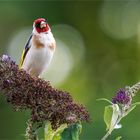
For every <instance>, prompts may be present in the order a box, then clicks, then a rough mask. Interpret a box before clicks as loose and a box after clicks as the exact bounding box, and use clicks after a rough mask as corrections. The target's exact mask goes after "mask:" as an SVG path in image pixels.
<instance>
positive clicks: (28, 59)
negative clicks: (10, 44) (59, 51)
mask: <svg viewBox="0 0 140 140" xmlns="http://www.w3.org/2000/svg"><path fill="white" fill-rule="evenodd" d="M55 48H56V42H55V39H54V37H53V34H52V32H51V29H50V27H49V25H48V23H47V21H46V20H45V19H44V18H39V19H36V20H35V21H34V23H33V31H32V34H31V35H30V37H29V39H28V41H27V43H26V45H25V49H24V50H23V53H22V56H21V60H20V64H19V68H21V69H24V70H25V71H26V72H27V73H29V74H30V75H32V76H35V77H38V76H39V75H40V74H41V73H42V72H43V71H44V70H46V68H47V67H48V65H49V64H50V62H51V60H52V57H53V54H54V51H55Z"/></svg>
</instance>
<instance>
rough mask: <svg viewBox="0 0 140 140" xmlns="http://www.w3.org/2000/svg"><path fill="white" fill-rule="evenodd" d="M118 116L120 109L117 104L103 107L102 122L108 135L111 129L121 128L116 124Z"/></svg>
mask: <svg viewBox="0 0 140 140" xmlns="http://www.w3.org/2000/svg"><path fill="white" fill-rule="evenodd" d="M119 115H120V109H119V106H118V105H117V104H113V105H109V106H106V107H105V111H104V122H105V124H106V130H109V133H111V131H112V130H113V129H115V128H116V129H118V128H121V125H118V124H117V120H118V117H119Z"/></svg>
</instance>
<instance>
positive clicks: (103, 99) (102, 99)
mask: <svg viewBox="0 0 140 140" xmlns="http://www.w3.org/2000/svg"><path fill="white" fill-rule="evenodd" d="M97 101H107V102H108V103H110V104H113V103H112V102H111V101H110V100H108V99H106V98H100V99H97Z"/></svg>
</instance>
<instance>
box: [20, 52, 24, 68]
mask: <svg viewBox="0 0 140 140" xmlns="http://www.w3.org/2000/svg"><path fill="white" fill-rule="evenodd" d="M24 59H25V49H24V50H23V51H22V55H21V58H20V63H19V69H21V67H22V64H23V62H24Z"/></svg>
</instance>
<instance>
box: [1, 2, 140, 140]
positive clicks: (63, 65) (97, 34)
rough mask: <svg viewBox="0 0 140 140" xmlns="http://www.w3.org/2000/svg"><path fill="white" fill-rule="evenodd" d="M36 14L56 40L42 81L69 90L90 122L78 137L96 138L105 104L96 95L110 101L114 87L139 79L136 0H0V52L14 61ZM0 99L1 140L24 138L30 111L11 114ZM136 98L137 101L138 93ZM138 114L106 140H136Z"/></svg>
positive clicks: (139, 5) (102, 126)
mask: <svg viewBox="0 0 140 140" xmlns="http://www.w3.org/2000/svg"><path fill="white" fill-rule="evenodd" d="M39 17H44V18H46V19H47V20H48V23H49V25H50V27H52V32H53V34H54V37H55V38H56V41H57V48H56V56H54V60H53V61H54V62H53V64H52V66H50V70H48V73H47V72H46V74H45V75H44V76H45V79H47V78H48V80H50V81H51V82H52V84H53V85H54V86H55V87H57V88H59V89H63V90H67V91H69V92H70V93H71V94H72V96H73V98H74V100H75V101H76V102H80V103H82V104H84V105H85V106H86V107H87V109H88V110H89V112H90V116H91V119H92V122H90V123H89V124H87V123H84V124H83V132H82V134H81V137H80V138H81V139H80V140H99V139H100V138H101V137H102V136H103V135H104V134H105V124H104V122H103V111H104V106H105V105H107V104H106V103H104V102H99V101H96V99H98V98H102V97H105V98H108V99H111V98H112V96H114V94H115V92H116V90H117V89H119V88H122V87H124V86H126V85H133V84H135V83H136V82H138V81H139V80H140V2H139V1H133V0H118V1H117V0H103V1H98V0H96V1H94V0H93V1H64V0H63V1H45V0H43V1H41V0H40V1H11V2H10V1H5V2H4V1H0V54H1V55H2V54H4V53H7V54H9V55H11V57H12V58H13V59H15V60H16V61H17V63H18V62H19V56H20V55H21V52H22V49H23V47H24V44H25V42H26V40H27V38H28V36H29V35H30V32H31V30H32V23H33V21H34V20H35V19H36V18H39ZM47 74H48V75H47ZM0 98H1V99H0V140H23V139H24V136H23V134H24V132H25V129H26V121H27V119H28V118H29V112H26V111H23V112H14V111H13V110H12V109H11V106H10V105H9V104H7V103H6V101H5V99H4V97H3V96H0ZM135 101H140V94H138V95H137V96H136V97H135ZM139 118H140V108H139V107H137V108H136V109H135V110H134V111H133V112H132V113H131V114H130V115H128V117H127V118H126V119H124V120H122V124H123V128H122V129H120V130H116V131H114V132H113V134H112V136H111V137H110V140H113V139H115V138H116V137H117V136H120V135H121V136H122V137H123V139H125V140H132V139H133V140H138V139H140V133H139V129H140V120H139Z"/></svg>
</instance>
